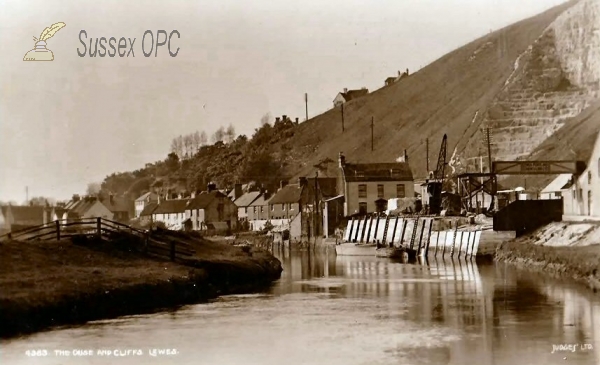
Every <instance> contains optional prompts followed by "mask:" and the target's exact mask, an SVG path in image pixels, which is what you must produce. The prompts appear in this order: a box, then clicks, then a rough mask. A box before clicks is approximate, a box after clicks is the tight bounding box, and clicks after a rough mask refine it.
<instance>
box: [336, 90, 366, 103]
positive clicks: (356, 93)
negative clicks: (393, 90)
mask: <svg viewBox="0 0 600 365" xmlns="http://www.w3.org/2000/svg"><path fill="white" fill-rule="evenodd" d="M368 93H369V90H367V89H358V90H348V91H346V92H345V93H342V92H341V93H340V94H342V97H343V98H344V100H346V101H350V100H352V99H356V98H360V97H361V96H365V95H367V94H368Z"/></svg>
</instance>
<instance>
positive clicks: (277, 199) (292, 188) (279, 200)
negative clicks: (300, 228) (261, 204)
mask: <svg viewBox="0 0 600 365" xmlns="http://www.w3.org/2000/svg"><path fill="white" fill-rule="evenodd" d="M301 193H302V189H300V185H298V184H289V185H286V186H284V187H283V188H282V189H279V191H278V192H277V193H275V195H273V197H272V198H271V199H269V204H285V203H297V202H299V201H300V196H301Z"/></svg>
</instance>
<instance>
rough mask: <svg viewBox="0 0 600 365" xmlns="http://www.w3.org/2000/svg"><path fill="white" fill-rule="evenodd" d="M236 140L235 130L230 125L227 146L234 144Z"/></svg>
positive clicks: (226, 132)
mask: <svg viewBox="0 0 600 365" xmlns="http://www.w3.org/2000/svg"><path fill="white" fill-rule="evenodd" d="M234 140H235V128H234V127H233V125H231V124H229V127H227V130H226V131H225V142H226V143H227V144H230V143H232V142H233V141H234Z"/></svg>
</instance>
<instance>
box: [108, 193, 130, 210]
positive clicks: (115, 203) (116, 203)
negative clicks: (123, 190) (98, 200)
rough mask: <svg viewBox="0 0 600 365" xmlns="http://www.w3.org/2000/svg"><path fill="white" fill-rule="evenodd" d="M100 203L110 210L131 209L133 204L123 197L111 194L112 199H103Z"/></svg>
mask: <svg viewBox="0 0 600 365" xmlns="http://www.w3.org/2000/svg"><path fill="white" fill-rule="evenodd" d="M102 204H104V205H105V206H106V207H107V208H108V210H110V211H111V212H113V213H114V212H129V211H131V210H132V208H133V205H132V202H130V201H128V200H127V199H126V198H124V197H117V196H113V198H112V201H111V200H110V198H107V199H103V200H102Z"/></svg>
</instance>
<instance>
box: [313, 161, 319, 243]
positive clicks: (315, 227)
mask: <svg viewBox="0 0 600 365" xmlns="http://www.w3.org/2000/svg"><path fill="white" fill-rule="evenodd" d="M317 180H319V171H316V172H315V193H314V194H315V203H314V204H315V205H314V209H313V227H314V229H313V232H314V235H315V245H316V243H317V222H318V221H317V212H318V207H317V204H318V202H317V190H318V187H317Z"/></svg>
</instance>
